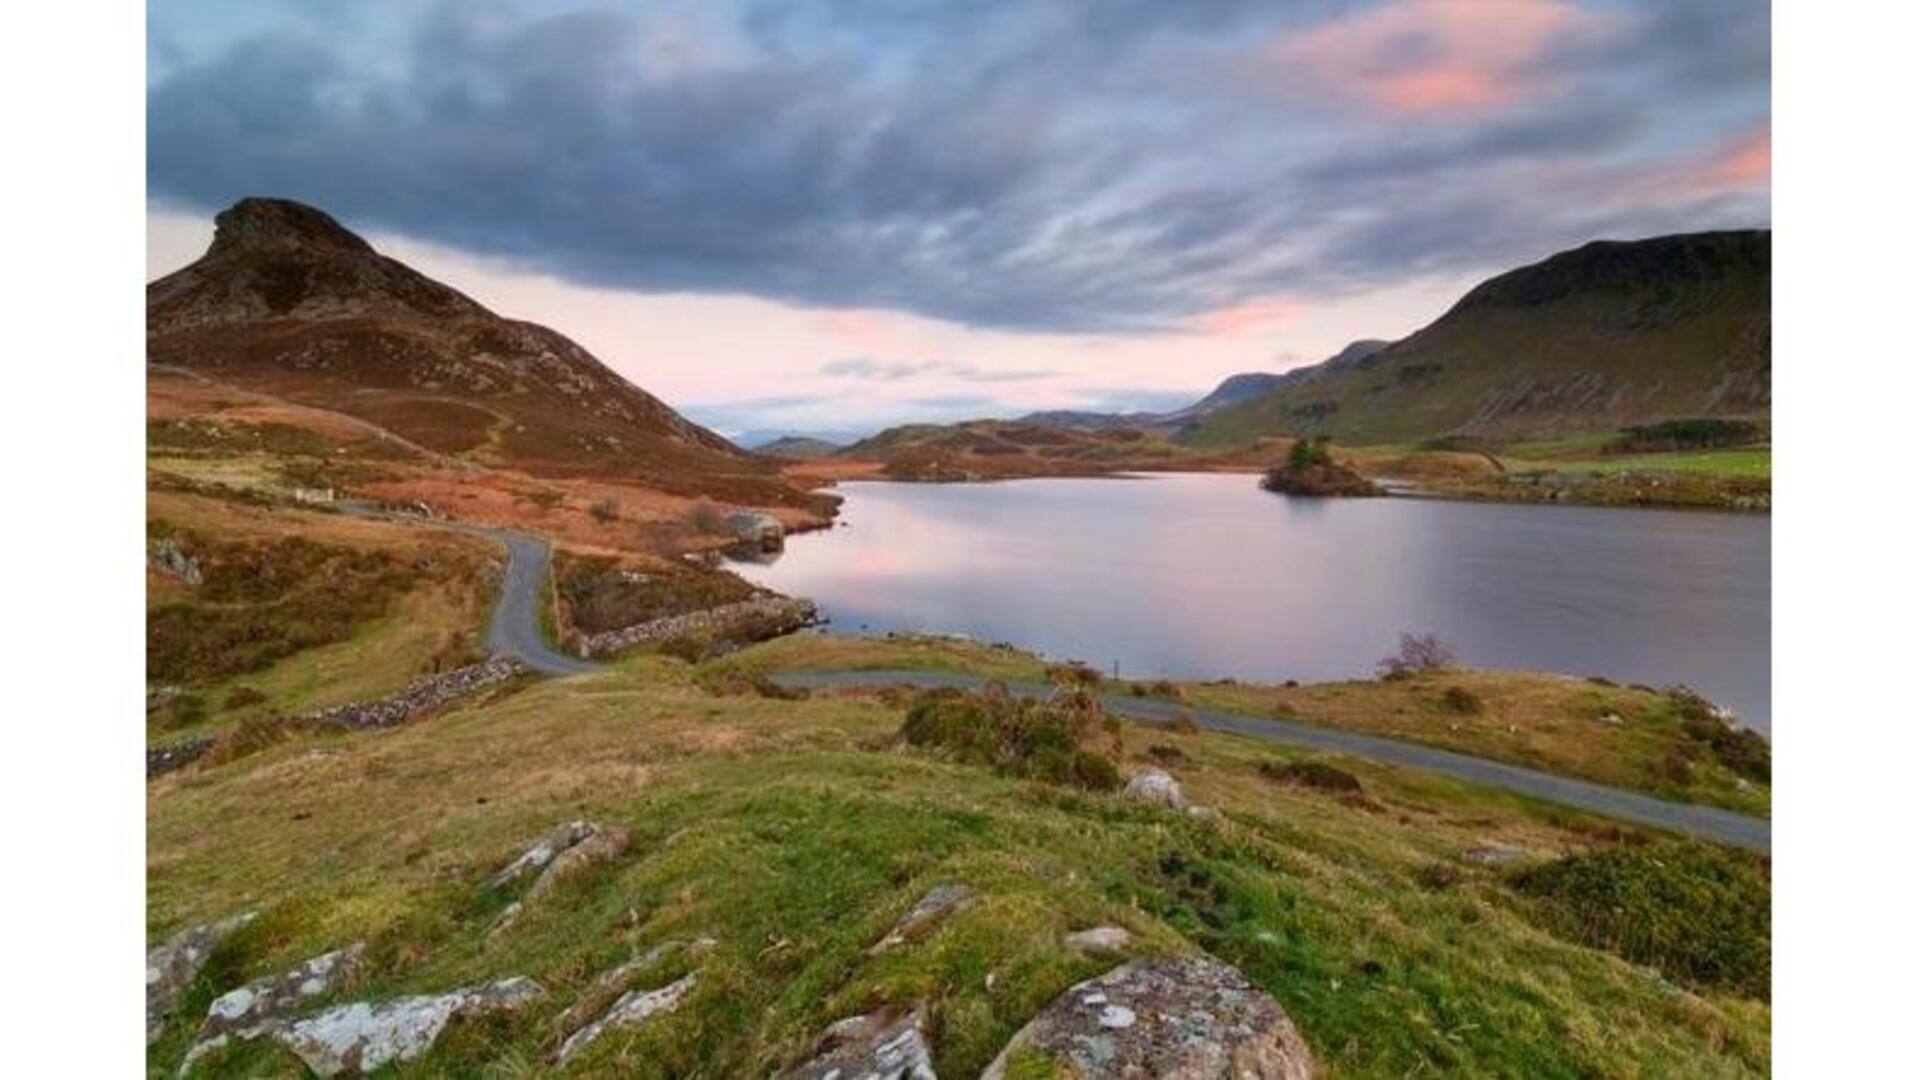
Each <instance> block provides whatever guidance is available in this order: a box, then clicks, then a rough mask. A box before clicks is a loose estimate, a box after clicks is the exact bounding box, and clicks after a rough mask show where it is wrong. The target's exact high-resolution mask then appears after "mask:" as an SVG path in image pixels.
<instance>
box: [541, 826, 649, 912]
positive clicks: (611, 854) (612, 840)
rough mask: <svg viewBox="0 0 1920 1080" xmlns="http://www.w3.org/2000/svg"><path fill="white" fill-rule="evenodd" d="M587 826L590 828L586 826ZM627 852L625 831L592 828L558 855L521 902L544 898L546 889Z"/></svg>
mask: <svg viewBox="0 0 1920 1080" xmlns="http://www.w3.org/2000/svg"><path fill="white" fill-rule="evenodd" d="M590 827H591V826H590ZM626 852H627V830H625V829H610V830H605V831H602V830H600V829H598V828H593V832H592V833H591V834H590V835H588V836H587V837H585V838H584V839H582V840H581V841H580V842H579V843H577V844H574V845H573V846H571V847H569V848H567V849H566V850H565V851H562V852H560V854H558V855H556V856H555V857H554V859H553V862H552V863H551V864H549V865H548V866H547V868H546V869H545V870H543V871H541V872H540V876H539V877H538V878H536V879H535V880H534V882H533V887H532V888H530V889H528V890H527V895H526V896H525V897H524V899H525V900H527V901H529V902H531V901H533V900H535V899H538V898H539V897H541V896H544V895H546V893H547V890H549V889H551V888H553V887H554V886H555V885H556V884H558V883H560V882H562V881H565V880H566V879H567V878H570V877H572V876H574V875H575V874H578V873H581V872H583V871H585V870H587V869H588V868H589V867H594V866H598V865H600V864H601V863H605V862H611V861H613V860H614V859H617V858H619V857H620V856H622V855H624V854H626Z"/></svg>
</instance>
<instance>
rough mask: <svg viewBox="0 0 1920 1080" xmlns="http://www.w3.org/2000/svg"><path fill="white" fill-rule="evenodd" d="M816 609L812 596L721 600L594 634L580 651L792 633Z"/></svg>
mask: <svg viewBox="0 0 1920 1080" xmlns="http://www.w3.org/2000/svg"><path fill="white" fill-rule="evenodd" d="M815 613H816V609H815V608H814V606H813V601H811V600H798V599H794V598H793V597H789V596H774V595H766V596H756V597H754V598H753V599H751V600H740V601H736V602H734V603H731V604H721V605H720V606H718V607H710V608H706V609H704V610H701V611H690V612H687V613H686V614H684V615H669V616H667V617H666V618H664V619H653V620H650V621H648V622H643V623H636V624H634V625H632V626H628V627H624V628H622V629H619V630H609V631H607V632H606V633H604V634H594V635H591V636H589V637H587V638H584V639H583V640H582V641H581V643H580V655H581V656H584V657H587V658H588V659H592V658H594V657H599V656H609V655H612V654H613V653H617V652H620V651H622V650H624V649H631V648H633V647H634V646H636V645H645V644H648V643H651V642H658V641H671V640H673V639H674V638H682V637H704V638H710V639H712V640H715V641H763V640H765V639H767V638H773V637H779V636H780V635H781V634H790V633H792V632H793V631H795V630H798V629H800V628H801V627H803V626H807V625H809V624H811V623H812V622H813V620H814V615H815Z"/></svg>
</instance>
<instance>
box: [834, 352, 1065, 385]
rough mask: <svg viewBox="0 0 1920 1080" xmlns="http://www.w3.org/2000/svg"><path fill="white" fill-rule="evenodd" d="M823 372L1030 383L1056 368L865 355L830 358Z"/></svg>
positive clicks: (866, 376)
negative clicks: (984, 364) (1036, 368)
mask: <svg viewBox="0 0 1920 1080" xmlns="http://www.w3.org/2000/svg"><path fill="white" fill-rule="evenodd" d="M820 374H822V375H837V376H840V377H842V378H849V379H869V380H876V381H880V382H899V381H900V380H902V379H913V378H924V377H928V376H939V377H944V378H949V379H958V380H960V381H962V382H982V383H996V382H1031V381H1033V380H1035V379H1047V378H1052V377H1054V376H1056V375H1058V374H1060V373H1059V372H1057V371H1037V370H1023V369H1018V368H990V367H980V366H977V365H974V364H957V363H953V362H950V361H943V360H917V361H916V360H894V361H881V360H871V359H868V358H866V357H863V356H861V357H847V358H844V359H840V360H829V361H827V362H826V363H824V364H821V365H820Z"/></svg>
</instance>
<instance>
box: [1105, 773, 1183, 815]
mask: <svg viewBox="0 0 1920 1080" xmlns="http://www.w3.org/2000/svg"><path fill="white" fill-rule="evenodd" d="M1120 795H1121V797H1122V798H1125V799H1128V800H1130V801H1132V802H1140V803H1147V804H1148V805H1151V806H1165V807H1167V808H1169V809H1173V810H1178V809H1180V808H1181V807H1184V806H1186V805H1187V797H1186V796H1185V795H1183V794H1181V792H1180V781H1178V780H1175V779H1174V778H1173V777H1172V775H1170V774H1169V773H1168V772H1167V771H1166V770H1164V769H1144V770H1142V771H1140V772H1137V773H1134V774H1133V775H1132V776H1131V777H1129V778H1128V779H1127V786H1126V789H1125V790H1124V791H1122V792H1121V793H1120Z"/></svg>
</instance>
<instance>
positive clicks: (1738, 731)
mask: <svg viewBox="0 0 1920 1080" xmlns="http://www.w3.org/2000/svg"><path fill="white" fill-rule="evenodd" d="M1667 700H1668V701H1669V702H1670V703H1671V704H1672V706H1673V711H1674V715H1675V716H1676V717H1678V718H1679V720H1680V731H1681V732H1682V733H1683V734H1684V735H1686V737H1687V738H1689V739H1691V740H1692V741H1693V742H1695V743H1697V744H1699V745H1701V746H1703V747H1705V748H1706V749H1707V750H1708V752H1710V753H1711V754H1712V755H1713V757H1714V759H1715V760H1716V761H1718V762H1720V764H1722V765H1724V766H1726V767H1727V768H1728V769H1731V770H1733V772H1734V773H1735V774H1736V775H1739V776H1744V777H1746V778H1747V779H1749V780H1757V781H1759V782H1761V783H1763V784H1767V783H1772V782H1773V744H1772V743H1769V742H1768V741H1767V738H1766V736H1764V735H1762V734H1760V733H1759V732H1757V731H1754V730H1753V729H1751V728H1743V727H1741V726H1739V725H1738V724H1736V723H1734V720H1733V714H1732V713H1729V712H1727V711H1725V710H1723V709H1721V708H1719V707H1718V706H1716V705H1714V703H1713V702H1711V701H1708V700H1707V699H1706V698H1704V697H1702V696H1701V695H1700V694H1698V693H1697V692H1695V691H1693V690H1692V689H1689V688H1688V687H1685V686H1673V687H1669V688H1668V689H1667Z"/></svg>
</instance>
